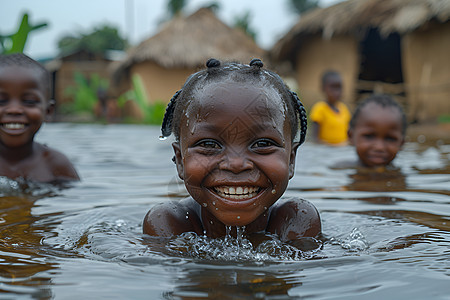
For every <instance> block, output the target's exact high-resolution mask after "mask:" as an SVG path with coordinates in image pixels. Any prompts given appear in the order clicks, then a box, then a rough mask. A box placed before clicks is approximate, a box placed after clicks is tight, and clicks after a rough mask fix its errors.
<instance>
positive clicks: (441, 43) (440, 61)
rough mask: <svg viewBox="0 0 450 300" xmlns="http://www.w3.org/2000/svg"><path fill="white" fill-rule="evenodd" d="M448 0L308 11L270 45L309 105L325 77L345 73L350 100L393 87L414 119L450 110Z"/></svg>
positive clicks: (353, 1)
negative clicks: (290, 68) (289, 69)
mask: <svg viewBox="0 0 450 300" xmlns="http://www.w3.org/2000/svg"><path fill="white" fill-rule="evenodd" d="M449 53H450V1H448V0H381V1H380V0H348V1H344V2H341V3H338V4H336V5H333V6H330V7H327V8H323V9H316V10H314V11H311V12H310V13H307V14H305V15H304V16H302V17H301V19H300V20H299V21H298V22H297V24H295V25H294V26H293V27H292V29H291V30H290V31H289V32H288V33H287V34H286V35H285V36H284V37H282V38H281V39H280V40H279V41H278V42H277V43H276V45H275V46H274V47H273V49H272V50H271V56H272V58H273V59H274V60H276V61H290V62H291V63H292V66H293V68H294V69H295V74H296V77H297V81H298V84H299V88H300V92H301V93H302V94H303V95H304V98H306V99H305V101H306V102H309V104H310V105H311V104H312V103H313V102H315V101H317V100H320V99H321V98H322V95H321V91H320V81H319V79H320V75H321V74H322V72H323V71H324V70H326V69H335V70H337V71H339V72H341V74H342V76H343V80H344V84H345V87H344V94H345V97H346V99H345V100H346V101H347V102H348V103H349V104H351V105H352V104H354V102H355V101H356V100H358V99H359V98H361V97H362V96H364V94H365V93H369V92H377V91H382V92H387V93H391V94H394V95H396V96H397V98H398V99H399V100H402V101H403V102H404V104H406V106H407V109H408V112H409V117H410V119H412V120H428V119H430V120H431V119H435V118H436V117H438V116H439V115H442V114H450V101H448V99H450V59H449V57H450V56H449Z"/></svg>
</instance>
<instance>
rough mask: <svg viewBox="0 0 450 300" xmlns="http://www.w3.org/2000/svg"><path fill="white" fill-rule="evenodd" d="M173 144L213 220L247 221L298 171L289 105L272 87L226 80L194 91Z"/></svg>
mask: <svg viewBox="0 0 450 300" xmlns="http://www.w3.org/2000/svg"><path fill="white" fill-rule="evenodd" d="M194 97H195V100H194V101H193V102H192V103H191V104H190V105H188V106H187V109H186V112H185V113H183V117H182V118H181V123H180V141H179V143H174V144H173V148H174V151H175V158H176V165H177V170H178V174H179V176H180V178H181V179H183V180H184V182H185V185H186V188H187V190H188V191H189V194H190V195H191V196H192V197H193V198H194V199H195V200H196V201H197V202H198V203H199V204H200V205H201V206H202V209H203V210H204V211H205V210H206V214H203V215H208V216H210V220H208V221H207V220H203V222H205V221H207V222H210V223H211V224H212V222H214V221H217V220H219V221H220V222H222V223H223V224H225V225H234V226H243V225H248V224H250V223H252V222H254V221H255V220H257V219H258V218H259V217H261V218H264V217H265V212H266V210H267V209H268V208H269V207H270V206H271V205H272V204H274V203H275V201H277V199H278V198H280V197H281V195H282V194H283V193H284V191H285V189H286V187H287V184H288V181H289V179H290V178H291V177H292V176H293V174H294V167H295V164H294V163H295V153H296V147H295V146H294V147H293V145H292V143H291V133H290V132H291V131H290V125H289V121H287V118H286V115H285V114H286V113H287V109H286V108H285V104H284V102H283V101H282V99H281V98H280V96H279V94H278V93H277V92H276V91H275V90H274V89H273V88H271V87H257V86H251V85H245V84H241V83H236V82H233V81H225V82H223V81H222V82H221V83H216V84H209V85H206V86H205V87H203V88H201V89H200V90H199V91H197V92H196V95H194Z"/></svg>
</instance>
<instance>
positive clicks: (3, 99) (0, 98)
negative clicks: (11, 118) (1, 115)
mask: <svg viewBox="0 0 450 300" xmlns="http://www.w3.org/2000/svg"><path fill="white" fill-rule="evenodd" d="M7 102H8V96H7V95H5V94H0V105H5V104H6V103H7Z"/></svg>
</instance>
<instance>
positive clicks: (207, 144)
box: [195, 140, 222, 149]
mask: <svg viewBox="0 0 450 300" xmlns="http://www.w3.org/2000/svg"><path fill="white" fill-rule="evenodd" d="M195 146H197V147H202V148H207V149H221V148H222V147H221V146H220V144H219V143H218V142H216V141H214V140H202V141H199V142H198V143H197V144H195Z"/></svg>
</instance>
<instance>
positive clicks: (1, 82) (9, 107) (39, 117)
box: [0, 66, 48, 147]
mask: <svg viewBox="0 0 450 300" xmlns="http://www.w3.org/2000/svg"><path fill="white" fill-rule="evenodd" d="M46 100H47V99H46V94H45V88H44V87H43V86H42V81H41V80H40V78H39V74H38V73H37V72H35V71H33V70H32V69H31V70H30V69H28V68H23V67H16V66H8V67H2V68H0V144H2V145H4V146H7V147H19V146H22V145H25V144H27V143H30V142H31V141H32V140H33V138H34V135H35V134H36V132H37V131H38V130H39V128H40V127H41V124H42V122H43V121H44V119H45V116H46V115H47V113H48V111H47V107H46V105H47V101H46Z"/></svg>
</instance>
